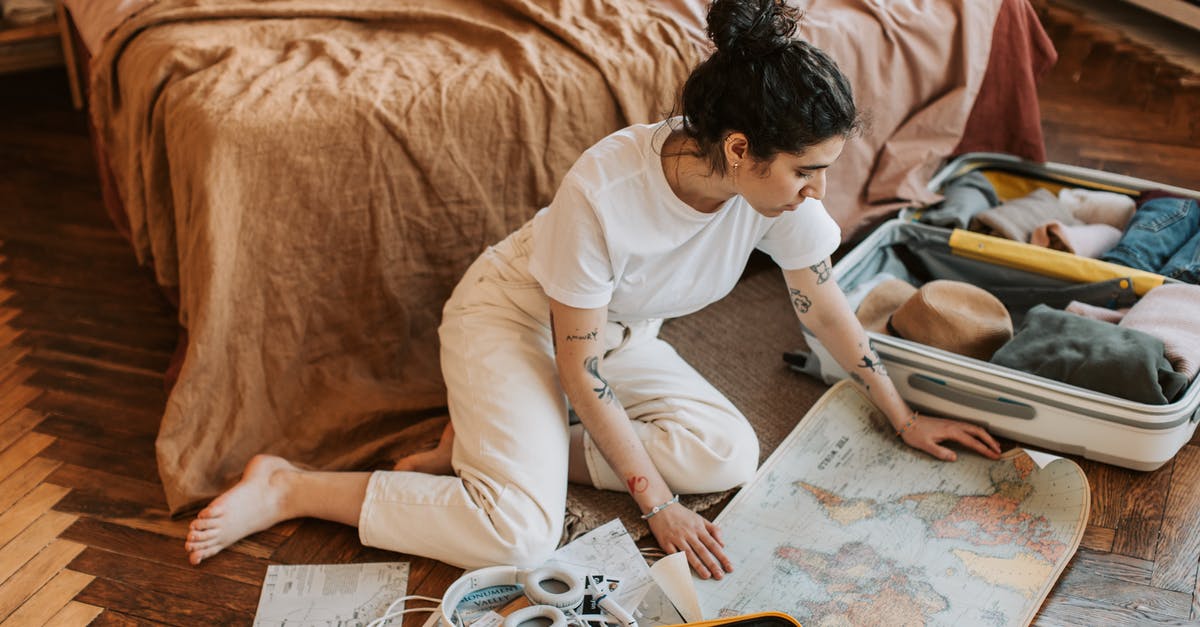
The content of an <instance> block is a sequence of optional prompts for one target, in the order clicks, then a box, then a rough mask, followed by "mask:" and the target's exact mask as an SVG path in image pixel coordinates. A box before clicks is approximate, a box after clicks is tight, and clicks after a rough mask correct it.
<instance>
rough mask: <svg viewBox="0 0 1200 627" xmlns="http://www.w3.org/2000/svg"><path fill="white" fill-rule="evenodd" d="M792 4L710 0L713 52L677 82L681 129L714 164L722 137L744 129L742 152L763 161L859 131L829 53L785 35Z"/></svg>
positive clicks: (792, 26)
mask: <svg viewBox="0 0 1200 627" xmlns="http://www.w3.org/2000/svg"><path fill="white" fill-rule="evenodd" d="M799 19H800V14H799V10H798V9H796V8H795V7H791V6H788V5H787V4H786V3H785V2H784V0H714V2H713V3H712V5H711V6H710V7H709V10H708V37H709V39H711V40H712V42H713V43H714V44H716V51H715V52H713V54H712V56H710V57H709V58H708V59H706V60H704V61H703V62H702V63H700V65H698V66H696V68H695V69H694V70H692V74H691V76H689V77H688V79H687V82H686V83H684V85H683V95H682V105H683V131H684V133H686V134H687V135H688V137H690V138H691V139H693V140H695V141H696V142H697V143H698V144H699V148H700V152H701V153H702V155H701V156H704V157H707V159H708V160H709V162H710V163H711V165H712V167H713V168H714V170H716V171H718V172H721V173H724V172H725V159H724V156H723V145H722V142H723V141H724V139H725V136H726V135H727V134H728V133H729V132H731V131H740V132H742V133H744V134H745V135H746V137H747V139H748V140H749V151H750V155H751V156H752V157H754V158H755V159H756V160H760V161H770V160H771V159H773V158H774V157H775V155H777V154H779V153H780V152H790V153H801V152H803V151H804V149H805V148H808V147H809V146H813V145H816V144H819V143H821V142H823V141H825V140H827V139H830V138H832V137H835V136H843V137H850V136H851V135H853V134H854V133H856V132H858V131H859V130H860V129H861V126H862V123H861V121H860V118H859V115H858V110H857V108H856V107H855V106H854V95H853V93H852V92H851V89H850V82H849V81H848V80H846V77H845V76H844V75H843V74H842V72H841V71H840V70H839V69H838V67H837V64H836V63H834V62H833V59H830V58H829V55H827V54H825V53H824V52H823V51H821V50H820V49H819V48H817V47H815V46H813V45H811V44H809V43H808V42H805V41H802V40H800V39H797V38H795V37H793V35H794V34H795V32H796V24H797V22H798V20H799Z"/></svg>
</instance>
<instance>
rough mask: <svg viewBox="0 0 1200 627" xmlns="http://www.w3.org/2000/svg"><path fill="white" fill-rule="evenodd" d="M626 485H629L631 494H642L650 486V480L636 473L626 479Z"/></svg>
mask: <svg viewBox="0 0 1200 627" xmlns="http://www.w3.org/2000/svg"><path fill="white" fill-rule="evenodd" d="M625 485H627V486H629V493H630V494H641V493H642V492H645V491H646V488H648V487H650V480H649V479H647V478H645V477H643V476H641V475H634V476H632V477H630V478H628V479H626V480H625Z"/></svg>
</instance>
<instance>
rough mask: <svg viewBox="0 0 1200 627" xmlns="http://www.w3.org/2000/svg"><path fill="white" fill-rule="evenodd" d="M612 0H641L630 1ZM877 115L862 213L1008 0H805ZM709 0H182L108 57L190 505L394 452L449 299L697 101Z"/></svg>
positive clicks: (172, 499) (175, 462) (951, 128)
mask: <svg viewBox="0 0 1200 627" xmlns="http://www.w3.org/2000/svg"><path fill="white" fill-rule="evenodd" d="M613 4H619V5H621V6H620V8H619V9H615V8H614V7H613V6H611V5H613ZM801 4H803V5H804V6H805V8H806V12H807V16H806V18H805V21H804V25H803V27H802V30H801V33H800V34H801V36H803V37H806V38H808V39H810V40H811V41H813V42H814V43H816V44H817V45H818V46H821V47H823V48H825V49H826V50H828V51H829V52H830V53H831V54H832V55H833V57H834V58H835V59H836V60H837V61H838V62H839V64H840V65H841V66H842V68H843V70H844V71H845V72H846V73H847V74H848V75H850V76H851V77H852V81H853V83H854V85H855V89H856V95H857V97H858V99H859V101H860V102H862V103H863V104H864V105H865V106H866V107H867V108H868V110H869V112H870V114H871V125H870V127H869V129H868V131H867V133H866V134H865V136H864V137H863V138H861V139H860V140H857V141H855V142H853V143H851V144H850V145H848V147H847V149H846V152H845V154H844V155H843V157H842V159H841V161H840V162H839V163H838V164H837V165H836V166H835V167H834V168H833V169H831V170H830V173H829V177H830V178H829V188H830V191H829V194H828V196H827V199H826V204H827V206H828V207H830V210H831V212H832V213H833V214H834V216H835V217H836V218H837V219H838V221H839V222H840V223H841V224H842V225H843V228H844V229H846V231H847V233H851V232H853V229H854V227H855V226H856V225H857V224H861V223H862V221H863V220H864V219H866V218H867V217H869V216H871V215H874V214H877V213H880V212H883V211H885V210H887V209H889V208H890V206H891V205H890V203H891V202H892V201H894V200H896V199H906V200H907V201H910V202H911V201H916V202H921V201H928V200H931V199H932V197H931V196H930V194H929V193H928V192H927V191H926V190H925V187H924V185H925V182H926V181H927V180H928V178H929V175H930V174H931V173H932V172H933V171H934V169H935V168H936V167H937V166H938V165H939V163H940V162H941V160H942V159H944V158H945V157H946V156H948V155H949V154H951V152H952V151H953V150H954V149H955V147H956V146H957V145H958V144H959V142H960V140H961V139H962V132H963V128H964V125H965V124H966V122H967V118H968V115H969V114H970V112H971V109H972V105H973V103H974V99H975V96H976V94H977V93H978V92H979V89H980V84H981V82H982V80H983V74H984V69H985V67H986V66H987V63H988V57H989V52H990V50H991V47H990V46H991V31H992V26H993V24H994V22H995V21H996V15H997V13H998V11H999V9H1000V6H1001V4H1002V0H983V1H979V2H965V3H964V2H955V1H951V0H913V1H910V2H904V3H888V2H879V1H878V0H876V1H871V0H839V1H836V2H835V1H833V0H811V1H808V2H802V3H801ZM704 5H705V3H704V2H702V0H666V1H664V2H662V3H644V2H636V1H632V0H630V1H628V2H626V1H621V2H615V1H613V0H609V1H602V0H420V1H409V2H405V3H403V4H402V5H401V4H399V3H396V2H395V1H394V0H366V1H363V0H274V1H273V2H266V3H264V2H253V1H251V0H159V1H158V2H156V3H154V4H152V5H150V6H147V7H145V8H143V9H142V10H140V11H138V12H136V13H134V14H133V15H132V16H131V17H129V18H128V19H126V20H125V21H124V22H123V23H122V24H121V25H120V26H119V27H118V28H117V29H116V30H115V31H113V32H112V34H111V35H109V36H108V37H107V38H106V39H105V41H104V42H103V45H102V46H101V48H100V51H99V53H98V55H97V56H96V58H95V59H93V63H92V81H91V88H92V89H91V95H90V103H91V111H92V115H93V124H94V125H95V127H96V129H97V131H98V133H99V140H100V141H101V143H102V144H103V151H104V153H105V155H107V158H108V161H109V165H110V167H111V170H112V174H113V177H114V180H115V182H116V187H117V190H118V191H119V195H120V199H121V203H122V205H123V208H124V216H125V218H127V220H128V225H129V230H130V237H131V241H132V243H133V246H134V249H135V251H136V253H137V255H138V257H139V259H140V260H141V261H142V262H143V263H146V264H150V265H152V266H153V268H154V271H155V274H156V277H157V279H158V281H159V282H160V283H161V284H162V285H163V286H164V287H167V288H171V289H177V290H178V295H179V316H180V322H181V324H182V325H183V326H184V328H185V329H186V330H187V333H188V344H187V349H186V358H185V360H184V361H183V365H182V369H181V370H180V372H179V377H178V380H177V381H176V383H175V385H174V387H173V389H172V391H171V394H170V397H169V399H168V405H167V408H166V413H165V415H164V417H163V423H162V427H161V430H160V434H159V438H158V464H159V470H160V474H161V476H162V480H163V485H164V488H165V490H166V494H167V500H168V504H169V506H170V509H171V510H172V512H174V513H180V512H183V511H186V510H189V509H192V508H194V507H195V506H197V505H199V504H201V503H203V502H204V501H206V500H207V499H209V498H211V497H212V496H214V495H215V494H217V493H218V492H219V491H220V490H221V489H223V488H224V487H225V486H227V485H228V483H229V482H230V481H232V480H233V479H235V478H236V477H237V475H238V473H239V472H240V471H241V469H242V467H243V466H244V464H245V462H246V461H247V460H248V459H249V457H250V456H252V455H253V454H255V453H259V452H271V453H275V454H280V455H283V456H285V457H289V458H291V459H295V460H298V461H299V462H301V463H303V464H305V465H307V466H309V467H314V468H330V469H333V468H339V469H345V468H354V467H362V465H363V464H365V463H367V462H370V461H373V460H378V459H381V458H384V457H386V455H387V451H388V450H389V449H390V448H392V447H393V446H394V445H395V444H396V441H395V432H396V429H395V425H396V424H397V421H402V420H404V416H405V415H411V414H413V413H414V412H421V411H422V410H426V409H428V408H431V407H438V406H440V405H442V404H443V402H444V397H443V394H444V391H443V389H442V384H441V376H440V373H439V369H438V360H437V338H436V328H437V322H438V318H439V316H440V310H441V304H442V302H444V300H445V298H446V297H447V296H448V294H449V291H450V289H451V288H452V287H453V286H454V283H455V281H456V280H457V278H458V277H459V276H460V275H461V273H462V272H463V271H464V270H465V268H466V266H467V265H468V264H469V263H470V262H471V261H472V260H473V259H474V258H475V256H476V255H478V254H479V252H480V251H481V250H482V249H483V248H484V247H485V246H487V245H488V244H491V243H494V242H496V241H498V240H499V239H501V238H502V237H503V236H504V235H505V234H507V233H508V232H509V231H511V230H512V229H514V228H515V227H516V226H518V225H520V224H521V223H522V222H524V221H525V220H526V219H528V218H529V217H530V216H532V214H533V213H534V212H535V211H536V210H537V209H538V208H539V207H541V206H543V205H545V204H546V203H547V202H548V201H549V200H550V198H551V196H552V194H553V192H554V189H555V186H556V184H557V182H558V180H559V179H560V177H561V176H562V175H563V174H564V173H565V171H566V169H567V168H568V167H569V166H570V164H571V163H572V161H573V160H574V158H575V157H576V156H577V155H578V154H579V153H580V152H581V151H582V150H584V149H585V148H586V147H587V146H589V145H590V144H591V143H593V142H594V141H596V140H597V139H599V138H600V137H603V136H604V135H605V134H607V133H609V132H611V131H613V130H616V129H618V128H621V127H623V126H625V125H627V124H630V123H635V122H646V121H651V120H657V119H661V118H662V117H665V116H666V115H668V114H669V113H670V112H671V111H672V106H673V98H674V96H675V94H676V91H677V89H678V86H679V85H681V84H682V81H683V80H684V78H685V77H686V76H687V73H688V71H689V70H690V68H691V67H692V66H693V65H694V64H695V63H696V62H697V61H698V60H699V59H700V58H702V56H703V54H704V53H705V46H704V41H703V40H702V36H703V33H702V28H701V23H700V21H702V19H703V12H704V9H703V7H704Z"/></svg>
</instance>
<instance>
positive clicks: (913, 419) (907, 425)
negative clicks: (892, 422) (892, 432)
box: [896, 411, 921, 437]
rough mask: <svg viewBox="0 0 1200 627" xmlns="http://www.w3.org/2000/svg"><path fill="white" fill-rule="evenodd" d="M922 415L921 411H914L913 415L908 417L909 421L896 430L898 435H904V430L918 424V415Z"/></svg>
mask: <svg viewBox="0 0 1200 627" xmlns="http://www.w3.org/2000/svg"><path fill="white" fill-rule="evenodd" d="M920 415H921V412H918V411H913V413H912V416H910V417H909V418H908V422H906V423H904V426H903V427H900V429H899V430H898V431H896V437H904V432H905V431H908V430H909V429H911V428H912V427H913V425H915V424H917V417H918V416H920Z"/></svg>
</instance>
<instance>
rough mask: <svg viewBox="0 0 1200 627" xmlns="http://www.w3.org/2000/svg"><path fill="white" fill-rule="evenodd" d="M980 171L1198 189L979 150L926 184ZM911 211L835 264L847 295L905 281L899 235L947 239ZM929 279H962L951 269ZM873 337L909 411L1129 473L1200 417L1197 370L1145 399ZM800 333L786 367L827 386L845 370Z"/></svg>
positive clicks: (943, 259)
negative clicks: (1166, 392)
mask: <svg viewBox="0 0 1200 627" xmlns="http://www.w3.org/2000/svg"><path fill="white" fill-rule="evenodd" d="M980 168H983V169H989V168H992V169H1001V170H1004V171H1006V172H1013V173H1019V174H1027V175H1029V176H1030V177H1031V178H1037V179H1042V180H1049V181H1054V182H1059V183H1067V184H1070V185H1072V186H1079V187H1093V188H1098V189H1108V190H1124V191H1130V192H1135V191H1140V190H1144V189H1164V190H1168V191H1171V192H1173V193H1176V194H1179V195H1185V196H1190V197H1196V198H1200V194H1197V193H1196V192H1193V191H1190V190H1184V189H1181V188H1173V187H1169V186H1165V185H1158V184H1155V183H1152V182H1149V181H1144V180H1140V179H1133V178H1130V177H1124V176H1116V175H1110V174H1107V173H1104V172H1099V171H1096V170H1087V169H1084V168H1077V167H1073V166H1063V165H1058V164H1034V163H1029V162H1024V161H1021V160H1020V159H1016V158H1014V157H1010V156H1007V155H993V154H982V153H975V154H971V155H965V156H963V157H960V158H959V159H957V160H955V161H954V162H952V163H950V164H949V165H947V166H946V167H945V168H943V169H942V170H941V171H940V172H939V174H938V176H936V177H935V178H934V179H933V180H932V181H931V182H930V188H931V189H933V190H935V191H936V190H940V189H941V188H942V186H943V185H944V183H945V182H946V181H948V180H950V179H951V178H953V177H954V176H958V175H961V174H965V173H966V172H969V171H971V170H974V169H980ZM911 215H912V212H911V211H908V212H905V213H904V214H902V217H901V218H899V219H894V220H891V221H889V222H887V223H884V224H883V225H881V226H880V227H879V228H878V229H876V230H875V231H874V232H873V233H872V234H871V235H869V236H868V237H867V238H866V239H864V240H863V241H862V242H861V243H860V244H858V245H857V246H855V247H854V249H853V250H851V251H850V252H849V253H847V254H846V256H845V257H843V258H842V259H841V260H839V261H838V262H837V264H835V265H834V268H833V275H834V277H835V278H836V279H837V281H838V284H839V286H840V287H841V288H842V289H843V290H844V291H846V292H851V291H853V290H854V288H855V287H856V286H857V285H859V284H860V283H863V282H865V281H867V280H870V279H871V278H872V277H874V276H876V275H877V274H879V273H880V272H885V271H886V272H889V273H891V274H894V275H897V276H900V278H906V279H910V278H911V277H909V276H903V272H904V271H903V266H902V265H900V264H899V262H898V261H897V260H896V259H894V258H891V259H889V254H888V253H887V252H886V251H888V250H892V249H893V248H894V247H895V246H896V244H897V242H900V243H904V242H908V241H910V240H911V241H917V242H925V241H927V242H929V244H928V246H927V247H929V248H931V249H935V250H936V248H937V245H938V244H937V240H938V239H939V238H943V239H948V238H949V233H950V231H949V230H948V229H944V228H940V227H934V226H929V225H925V224H918V223H915V222H911V221H909V220H908V219H905V218H906V216H911ZM932 258H933V265H934V266H935V267H942V268H946V267H949V266H950V265H954V264H959V263H962V264H971V263H975V264H982V263H983V262H972V261H970V260H965V259H964V260H961V262H960V261H959V260H960V259H961V258H955V257H954V256H953V255H950V254H949V253H948V252H947V253H946V254H944V255H943V254H940V253H938V252H936V251H935V252H934V253H933V254H932ZM993 268H994V269H996V270H995V271H996V272H999V273H1001V274H1009V273H1014V274H1020V275H1024V276H1023V277H1021V280H1024V281H1029V280H1034V281H1043V280H1044V278H1042V277H1036V276H1035V275H1029V274H1028V273H1023V272H1021V271H1017V270H1010V269H1007V268H1004V269H999V267H998V266H993ZM935 274H937V273H936V272H935ZM936 278H956V279H959V280H968V279H965V278H962V277H956V276H937V277H936ZM1048 284H1053V283H1048ZM852 304H854V303H852ZM870 336H871V339H872V342H873V343H874V346H875V349H876V351H877V352H878V353H879V356H880V357H881V358H882V360H883V362H884V364H885V365H886V366H887V370H888V375H889V377H890V378H891V379H892V381H893V382H894V383H895V385H896V388H897V389H898V390H899V392H900V395H901V396H903V397H904V399H905V400H907V401H908V402H909V403H910V404H911V405H912V406H913V407H914V408H916V409H918V410H920V411H922V412H928V413H931V414H939V415H944V416H952V417H956V418H961V419H964V420H968V421H972V422H976V423H979V424H983V425H986V426H987V428H988V430H989V431H991V432H992V433H994V434H996V435H999V436H1003V437H1007V438H1010V439H1012V440H1016V441H1018V442H1023V443H1027V444H1030V445H1032V446H1034V447H1039V448H1044V449H1047V450H1052V451H1058V452H1062V453H1070V454H1074V455H1079V456H1081V457H1084V458H1087V459H1093V460H1096V461H1100V462H1105V463H1110V464H1114V465H1117V466H1122V467H1125V468H1132V469H1135V470H1154V469H1156V468H1158V467H1159V466H1162V465H1163V464H1164V463H1166V462H1167V461H1168V460H1170V459H1171V458H1172V457H1173V456H1174V455H1175V454H1176V453H1177V452H1178V451H1179V449H1180V448H1181V447H1182V446H1183V445H1184V444H1186V443H1187V442H1188V440H1190V439H1191V437H1192V433H1193V432H1194V431H1195V430H1196V424H1197V421H1200V377H1198V378H1197V379H1196V380H1194V381H1192V383H1191V384H1190V385H1189V387H1188V388H1187V390H1185V392H1184V394H1183V395H1182V397H1181V398H1179V399H1178V400H1176V401H1175V402H1173V403H1170V404H1166V405H1151V404H1146V403H1138V402H1135V401H1130V400H1126V399H1123V398H1120V397H1117V396H1111V395H1108V394H1102V393H1100V392H1094V391H1092V390H1087V389H1084V388H1080V387H1076V386H1072V385H1067V384H1064V383H1060V382H1058V381H1054V380H1051V379H1047V378H1044V377H1039V376H1035V375H1031V374H1029V373H1026V372H1022V371H1019V370H1013V369H1010V368H1005V367H1002V366H997V365H995V364H992V363H988V362H985V361H980V360H977V359H973V358H970V357H964V356H962V355H957V354H954V353H950V352H947V351H943V350H939V349H936V348H932V347H930V346H926V345H924V344H918V343H916V342H911V341H908V340H904V339H900V338H896V337H892V336H889V335H882V334H878V333H870ZM804 337H805V340H806V341H807V342H808V346H809V349H810V352H808V353H804V352H801V351H796V352H792V353H789V354H787V355H785V358H786V359H787V360H788V361H789V363H791V365H792V367H793V368H795V369H797V370H800V371H802V372H805V373H808V374H810V375H812V376H815V377H818V378H820V379H822V380H824V381H825V382H826V383H829V384H832V383H834V382H836V381H838V380H841V379H843V378H846V377H847V376H848V375H847V373H846V372H845V371H844V370H843V369H842V368H841V367H840V366H838V364H837V363H836V362H835V361H834V359H833V357H832V356H831V355H830V354H829V353H828V352H827V351H826V350H825V348H824V347H823V346H821V344H820V343H819V342H818V341H817V339H816V338H815V337H813V335H812V334H811V333H810V332H809V331H808V330H807V329H805V330H804Z"/></svg>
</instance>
